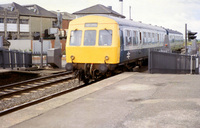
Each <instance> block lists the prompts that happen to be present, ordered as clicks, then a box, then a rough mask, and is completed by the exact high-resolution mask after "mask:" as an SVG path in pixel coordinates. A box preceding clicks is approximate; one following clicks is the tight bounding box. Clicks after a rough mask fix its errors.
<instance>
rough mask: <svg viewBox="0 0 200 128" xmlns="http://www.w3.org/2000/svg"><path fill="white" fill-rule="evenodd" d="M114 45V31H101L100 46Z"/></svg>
mask: <svg viewBox="0 0 200 128" xmlns="http://www.w3.org/2000/svg"><path fill="white" fill-rule="evenodd" d="M111 44H112V30H100V31H99V46H110V45H111Z"/></svg>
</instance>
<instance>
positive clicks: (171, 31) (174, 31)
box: [166, 29, 183, 35]
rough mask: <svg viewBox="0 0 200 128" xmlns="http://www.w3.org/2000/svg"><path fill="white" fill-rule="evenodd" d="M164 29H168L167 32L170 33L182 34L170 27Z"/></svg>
mask: <svg viewBox="0 0 200 128" xmlns="http://www.w3.org/2000/svg"><path fill="white" fill-rule="evenodd" d="M166 31H168V33H172V34H180V35H183V34H182V33H181V32H178V31H176V30H172V29H166Z"/></svg>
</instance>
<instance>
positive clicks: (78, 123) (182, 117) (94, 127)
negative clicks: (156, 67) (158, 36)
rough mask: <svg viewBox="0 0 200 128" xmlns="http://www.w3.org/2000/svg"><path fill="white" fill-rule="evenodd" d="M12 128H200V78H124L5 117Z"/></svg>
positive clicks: (4, 122) (2, 119)
mask: <svg viewBox="0 0 200 128" xmlns="http://www.w3.org/2000/svg"><path fill="white" fill-rule="evenodd" d="M0 127H1V128H4V127H12V128H27V127H28V128H199V127H200V75H172V74H166V75H163V74H147V73H133V72H129V73H123V74H120V75H117V76H114V77H111V78H108V79H106V80H102V81H100V82H97V83H95V84H93V85H90V86H86V87H84V88H81V89H79V90H76V91H73V92H71V93H68V94H65V95H62V96H59V97H57V98H54V99H51V100H48V101H46V102H43V103H40V104H36V105H33V106H31V107H27V108H25V109H22V110H19V111H17V112H13V113H10V114H8V115H5V116H2V117H0Z"/></svg>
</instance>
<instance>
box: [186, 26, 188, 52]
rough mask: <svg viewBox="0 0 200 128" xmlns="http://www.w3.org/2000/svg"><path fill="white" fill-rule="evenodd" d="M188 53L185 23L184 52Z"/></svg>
mask: <svg viewBox="0 0 200 128" xmlns="http://www.w3.org/2000/svg"><path fill="white" fill-rule="evenodd" d="M187 53H188V49H187V24H185V54H187Z"/></svg>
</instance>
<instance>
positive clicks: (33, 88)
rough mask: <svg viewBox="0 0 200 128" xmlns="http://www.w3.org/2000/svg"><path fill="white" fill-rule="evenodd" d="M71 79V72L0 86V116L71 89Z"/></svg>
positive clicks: (73, 86)
mask: <svg viewBox="0 0 200 128" xmlns="http://www.w3.org/2000/svg"><path fill="white" fill-rule="evenodd" d="M73 79H74V77H73V74H72V72H64V73H59V74H54V75H51V76H45V77H40V78H36V79H31V80H27V81H23V82H18V83H14V84H9V85H4V86H0V115H3V114H6V113H9V112H12V111H14V110H16V109H19V108H23V107H25V106H28V105H29V104H33V103H36V102H39V101H42V100H45V99H47V98H49V97H53V96H56V95H59V94H60V93H63V92H65V91H67V90H70V89H73V88H75V87H77V85H73V84H70V81H73ZM71 83H72V82H71ZM60 88H64V89H60ZM55 90H56V91H55Z"/></svg>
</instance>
